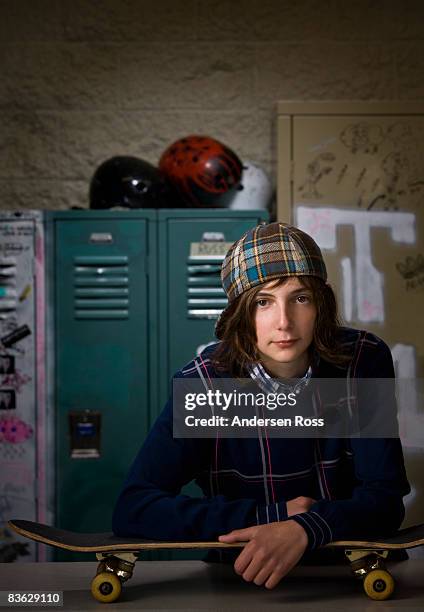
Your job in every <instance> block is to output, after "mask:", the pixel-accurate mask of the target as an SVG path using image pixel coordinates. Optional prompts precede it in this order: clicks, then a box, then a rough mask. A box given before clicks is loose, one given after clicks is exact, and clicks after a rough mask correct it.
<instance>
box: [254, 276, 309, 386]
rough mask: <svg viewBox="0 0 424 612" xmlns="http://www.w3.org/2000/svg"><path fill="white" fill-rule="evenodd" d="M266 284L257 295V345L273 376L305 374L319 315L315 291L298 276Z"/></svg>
mask: <svg viewBox="0 0 424 612" xmlns="http://www.w3.org/2000/svg"><path fill="white" fill-rule="evenodd" d="M275 284H276V283H275V281H271V282H269V283H266V284H264V285H263V286H262V287H261V290H260V291H259V293H258V294H257V295H256V297H255V326H256V337H257V348H258V350H259V354H260V357H261V361H262V363H263V365H264V366H265V368H266V369H267V370H268V372H269V373H270V374H271V375H272V376H276V377H282V378H292V377H300V376H303V375H304V374H305V372H306V370H307V369H308V366H309V355H308V348H309V346H310V345H311V343H312V340H313V335H314V328H315V320H316V316H317V310H316V306H315V303H314V300H313V293H312V291H311V290H310V289H307V288H306V287H304V286H303V285H302V283H301V281H300V280H299V279H298V278H296V277H291V278H288V279H287V281H285V282H284V283H283V284H281V285H278V286H277V287H276V286H275Z"/></svg>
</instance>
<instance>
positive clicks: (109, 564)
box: [8, 520, 424, 603]
mask: <svg viewBox="0 0 424 612" xmlns="http://www.w3.org/2000/svg"><path fill="white" fill-rule="evenodd" d="M8 526H9V527H10V528H11V529H13V530H14V531H15V532H16V533H18V534H19V535H21V536H24V537H26V538H30V539H31V540H35V541H36V542H42V543H43V544H49V545H50V546H55V547H56V548H63V549H66V550H72V551H76V552H92V553H96V556H97V560H98V561H99V565H98V567H97V573H96V575H95V577H94V578H93V580H92V582H91V593H92V595H93V596H94V598H95V599H97V601H100V602H103V603H110V602H113V601H116V600H117V599H118V598H119V596H120V594H121V590H122V583H124V582H126V581H127V580H128V579H129V578H131V576H132V573H133V569H134V565H135V562H136V561H137V558H138V555H139V554H140V553H141V552H142V551H145V550H158V549H208V548H209V549H210V548H242V547H243V546H245V545H246V542H237V543H234V544H226V543H224V542H217V541H212V542H162V541H158V540H143V539H138V538H120V537H117V536H115V535H114V534H113V533H110V532H106V533H77V532H74V531H66V530H64V529H57V528H56V527H51V526H49V525H43V524H42V523H34V522H32V521H23V520H11V521H9V523H8ZM423 544H424V524H423V525H416V526H414V527H408V528H407V529H402V530H400V531H398V532H397V533H396V534H395V535H393V536H390V537H388V538H381V539H379V540H376V541H367V540H339V541H335V542H330V543H329V544H326V545H325V547H324V548H342V549H344V554H345V556H346V558H347V559H348V560H349V562H350V566H351V569H352V572H353V574H354V576H355V577H356V578H359V579H360V580H362V583H363V587H364V590H365V593H366V594H367V595H368V597H370V598H371V599H375V600H383V599H388V598H389V597H390V596H391V594H392V593H393V590H394V586H395V582H394V579H393V576H392V575H391V574H390V572H389V571H388V570H387V569H386V567H385V560H386V559H387V557H388V554H389V551H390V550H396V549H397V550H399V549H401V550H406V549H408V548H414V547H416V546H422V545H423Z"/></svg>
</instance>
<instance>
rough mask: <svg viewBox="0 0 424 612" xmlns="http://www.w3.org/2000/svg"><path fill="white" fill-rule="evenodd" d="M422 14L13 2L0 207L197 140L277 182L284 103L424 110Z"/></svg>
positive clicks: (320, 1) (2, 95) (2, 67)
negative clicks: (108, 164) (100, 168)
mask: <svg viewBox="0 0 424 612" xmlns="http://www.w3.org/2000/svg"><path fill="white" fill-rule="evenodd" d="M423 23H424V2H422V0H403V1H402V2H400V1H399V0H386V1H384V0H374V1H372V0H351V1H347V0H296V1H294V0H258V1H255V0H213V1H212V0H211V1H209V0H151V1H148V0H0V108H1V115H0V207H1V208H24V207H27V208H68V207H69V206H75V205H76V206H87V204H88V202H87V190H88V182H89V179H90V177H91V175H92V173H93V172H94V169H95V168H96V166H97V165H98V164H99V163H100V162H101V161H103V160H104V159H106V158H108V157H110V156H112V155H118V154H130V155H137V156H140V157H142V158H144V159H147V160H148V161H150V162H152V163H154V164H156V163H157V161H158V158H159V155H160V153H161V152H162V151H163V149H164V148H165V147H166V146H167V145H168V144H170V143H171V142H172V141H173V140H175V139H176V138H179V137H181V136H183V135H187V134H189V133H195V132H197V133H206V134H209V135H211V136H215V137H216V138H218V139H221V140H223V141H224V142H225V143H227V144H228V145H230V146H231V147H233V148H234V149H235V151H236V152H237V153H238V154H239V155H240V157H241V158H244V159H251V160H254V161H256V162H259V163H260V164H262V165H264V167H265V168H266V169H268V170H269V171H271V173H272V175H273V176H275V163H276V159H275V116H276V102H277V101H278V100H280V99H296V100H299V99H301V100H314V99H315V100H325V99H343V100H350V99H357V100H371V99H386V100H407V99H408V100H413V99H415V100H418V99H421V100H422V99H423V98H424V81H423V74H424V26H423Z"/></svg>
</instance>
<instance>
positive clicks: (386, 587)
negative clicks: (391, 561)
mask: <svg viewBox="0 0 424 612" xmlns="http://www.w3.org/2000/svg"><path fill="white" fill-rule="evenodd" d="M394 588H395V581H394V580H393V578H392V576H391V574H389V572H387V571H386V570H381V569H376V570H372V572H369V574H367V575H366V576H365V578H364V590H365V593H366V594H367V595H368V597H370V598H371V599H377V600H382V599H388V598H389V597H390V595H391V594H392V593H393V591H394Z"/></svg>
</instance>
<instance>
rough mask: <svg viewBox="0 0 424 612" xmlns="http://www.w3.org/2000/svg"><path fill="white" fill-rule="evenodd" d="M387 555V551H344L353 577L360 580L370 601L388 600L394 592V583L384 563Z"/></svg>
mask: <svg viewBox="0 0 424 612" xmlns="http://www.w3.org/2000/svg"><path fill="white" fill-rule="evenodd" d="M388 554H389V551H388V550H375V549H366V548H365V549H358V548H357V549H352V550H349V549H346V550H345V556H346V557H347V558H348V560H349V562H350V568H351V570H352V573H353V575H354V576H355V577H356V578H358V579H359V580H362V584H363V587H364V591H365V593H366V594H367V595H368V597H370V598H371V599H374V600H383V599H388V598H389V597H390V596H391V595H392V593H393V591H394V588H395V581H394V580H393V577H392V575H391V574H390V572H388V571H387V569H386V565H385V563H384V560H385V559H387V557H388Z"/></svg>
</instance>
